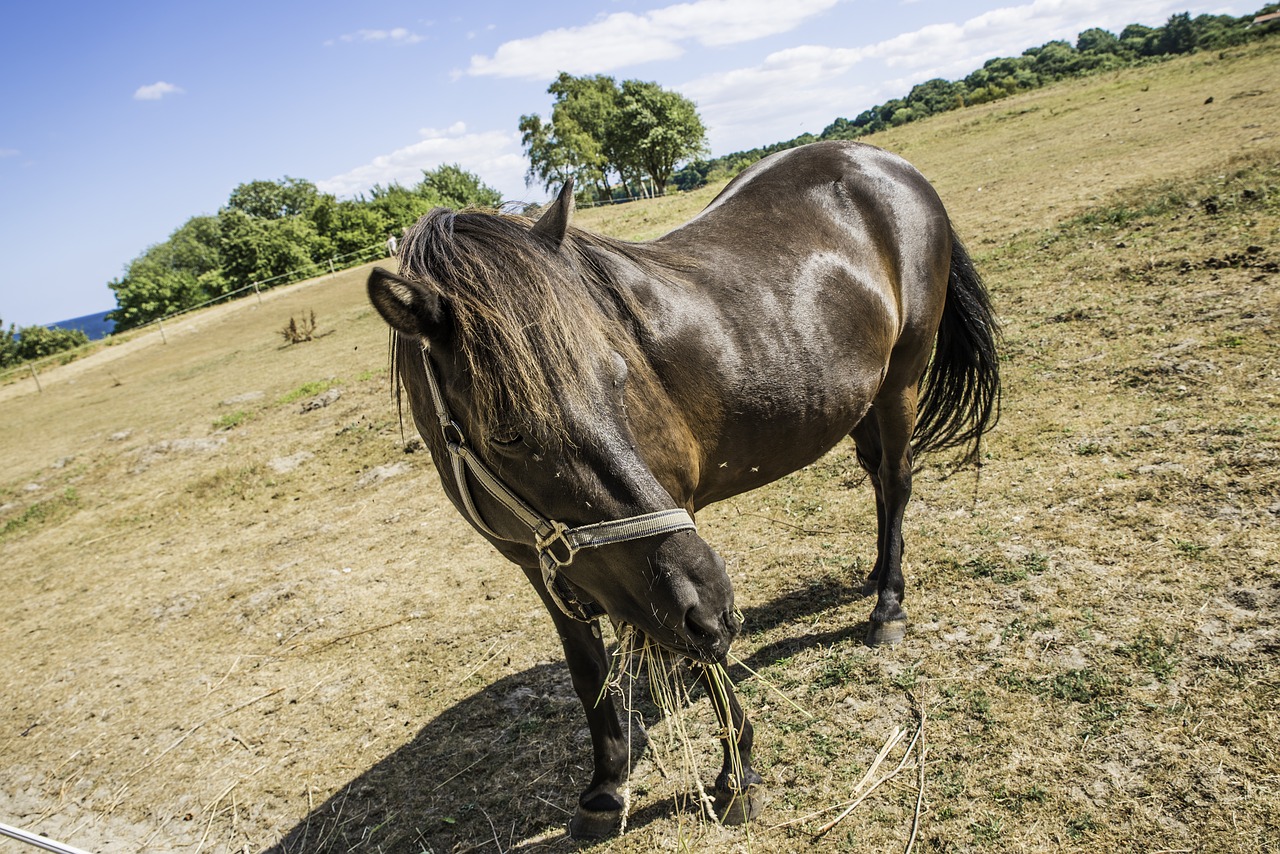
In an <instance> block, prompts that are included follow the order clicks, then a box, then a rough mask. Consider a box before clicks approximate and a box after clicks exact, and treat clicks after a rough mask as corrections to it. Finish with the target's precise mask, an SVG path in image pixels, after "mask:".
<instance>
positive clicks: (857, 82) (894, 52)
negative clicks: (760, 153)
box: [676, 0, 1186, 153]
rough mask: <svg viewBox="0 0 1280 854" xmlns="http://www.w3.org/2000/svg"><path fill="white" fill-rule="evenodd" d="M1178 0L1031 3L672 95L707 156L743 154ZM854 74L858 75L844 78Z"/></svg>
mask: <svg viewBox="0 0 1280 854" xmlns="http://www.w3.org/2000/svg"><path fill="white" fill-rule="evenodd" d="M1185 5H1186V0H1136V2H1128V3H1123V4H1117V3H1114V2H1109V0H1034V2H1031V3H1026V4H1024V5H1021V6H1007V7H1004V8H1000V9H993V10H991V11H989V12H985V13H983V14H981V15H978V16H976V17H973V18H970V19H968V20H966V21H962V22H955V23H938V24H930V25H928V26H925V27H921V28H920V29H918V30H914V31H912V32H908V33H902V34H900V35H897V36H894V37H893V38H890V39H886V40H884V41H880V42H876V43H874V44H869V45H861V46H855V47H831V46H824V45H802V46H797V47H792V48H788V49H786V50H781V51H777V52H775V53H771V54H769V55H768V56H766V57H765V59H764V60H763V61H762V62H761V63H760V64H759V65H756V66H751V67H747V68H739V69H734V70H731V71H725V72H720V73H716V74H709V75H706V76H704V77H699V78H697V79H695V80H692V81H689V82H688V83H685V84H683V85H680V86H677V87H676V88H677V89H678V90H679V91H680V92H682V93H683V94H685V95H687V96H689V97H690V98H692V99H693V100H694V101H695V102H697V104H698V109H699V111H700V112H701V113H702V116H703V119H704V121H705V122H706V123H707V126H708V135H709V136H710V140H711V146H712V149H713V150H714V151H717V152H721V153H724V152H727V151H732V150H735V149H740V148H749V147H751V146H754V145H759V144H761V143H762V142H765V141H773V140H776V139H785V138H790V137H793V136H796V135H797V134H799V133H802V132H803V131H806V130H808V131H812V132H814V133H816V132H818V131H820V130H821V129H822V128H823V127H824V126H825V125H826V124H827V123H828V122H830V121H831V120H832V119H834V118H836V116H839V115H844V116H847V117H851V116H853V115H855V114H857V113H859V112H861V111H862V110H864V109H866V108H867V107H870V106H872V105H873V104H876V103H880V102H882V101H884V100H886V99H888V98H893V97H898V96H901V95H905V94H906V93H907V92H908V91H910V89H911V87H912V86H913V85H915V84H916V83H921V82H923V81H925V80H928V79H930V78H934V77H945V78H947V79H953V80H954V79H956V78H958V77H962V76H964V75H966V74H968V73H969V72H970V71H973V70H974V69H976V68H979V67H981V66H982V63H983V62H985V61H986V60H987V59H990V58H992V57H995V56H1011V55H1018V54H1020V53H1021V52H1022V51H1023V50H1025V49H1026V48H1028V47H1031V46H1032V45H1039V44H1043V43H1044V42H1046V41H1049V40H1051V39H1055V38H1061V39H1068V40H1071V41H1074V39H1075V36H1076V34H1077V33H1078V32H1080V31H1081V30H1084V29H1087V28H1089V27H1104V28H1109V29H1113V30H1115V31H1119V29H1121V28H1123V27H1124V26H1125V25H1126V24H1130V23H1133V22H1135V21H1151V22H1155V23H1159V22H1161V21H1163V20H1164V19H1165V18H1167V17H1168V16H1169V15H1170V14H1173V13H1175V12H1179V11H1182V10H1183V9H1184V8H1185ZM855 67H856V68H858V73H857V75H856V76H855V75H852V74H851V73H850V72H852V71H853V70H854V69H855Z"/></svg>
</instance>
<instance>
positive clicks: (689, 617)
mask: <svg viewBox="0 0 1280 854" xmlns="http://www.w3.org/2000/svg"><path fill="white" fill-rule="evenodd" d="M695 610H696V609H694V608H690V609H689V611H688V613H686V614H685V615H684V627H685V630H686V631H688V632H689V636H690V637H693V638H708V637H712V636H713V635H715V634H716V630H715V629H714V628H712V627H711V626H708V625H707V624H706V623H704V622H702V620H701V619H700V618H699V616H698V615H697V614H696V613H694V612H695Z"/></svg>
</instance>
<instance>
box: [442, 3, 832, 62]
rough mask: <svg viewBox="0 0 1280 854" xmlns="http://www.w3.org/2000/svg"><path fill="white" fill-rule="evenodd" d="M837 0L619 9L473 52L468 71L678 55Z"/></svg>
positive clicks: (770, 27)
mask: <svg viewBox="0 0 1280 854" xmlns="http://www.w3.org/2000/svg"><path fill="white" fill-rule="evenodd" d="M837 2H838V0H789V2H786V3H778V2H777V0H694V2H690V3H679V4H676V5H673V6H665V7H663V8H661V9H654V10H652V11H649V12H644V13H642V14H635V13H632V12H615V13H613V14H611V15H602V16H600V17H598V18H597V19H596V20H595V21H593V22H591V23H590V24H587V25H585V26H581V27H565V28H561V29H556V30H548V31H547V32H544V33H540V34H539V35H536V36H531V37H530V38H526V39H516V40H514V41H509V42H504V43H503V44H501V45H499V46H498V49H497V50H496V51H495V52H494V54H493V56H473V57H471V65H470V66H469V67H468V68H467V71H466V73H467V74H469V75H472V76H480V77H485V76H487V77H523V78H530V79H547V78H550V77H554V76H555V75H556V74H557V73H558V72H560V71H567V72H569V73H570V74H599V73H602V72H605V71H611V70H613V69H615V68H624V67H626V66H629V65H638V64H640V63H644V62H655V61H658V60H667V59H675V58H677V57H679V56H681V55H683V54H684V52H685V47H684V43H686V42H697V43H698V44H701V45H703V46H706V47H716V46H721V45H728V44H737V43H740V42H746V41H753V40H755V39H759V38H764V37H765V36H771V35H776V34H778V33H785V32H787V31H789V30H792V29H794V28H795V27H797V26H799V25H800V24H801V23H802V22H803V21H805V20H806V19H808V18H811V17H813V16H814V15H817V14H819V13H821V12H824V11H826V10H827V9H830V8H831V7H832V6H834V5H835V4H836V3H837Z"/></svg>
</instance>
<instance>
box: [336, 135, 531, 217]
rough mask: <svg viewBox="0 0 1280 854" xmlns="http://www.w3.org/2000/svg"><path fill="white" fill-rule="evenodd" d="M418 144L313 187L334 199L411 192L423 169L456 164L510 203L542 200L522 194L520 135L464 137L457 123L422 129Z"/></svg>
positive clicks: (522, 175)
mask: <svg viewBox="0 0 1280 854" xmlns="http://www.w3.org/2000/svg"><path fill="white" fill-rule="evenodd" d="M418 133H419V135H420V136H421V137H422V138H421V139H419V140H418V141H417V142H414V143H411V144H410V145H406V146H404V147H403V148H398V149H396V150H395V151H393V152H391V153H390V154H383V155H379V156H378V157H375V158H373V160H371V161H370V162H368V163H366V164H364V165H363V166H357V167H356V168H354V169H352V170H350V171H348V172H344V173H343V174H341V175H335V176H334V177H332V178H330V179H328V180H327V181H318V182H316V186H317V187H318V188H319V189H320V190H321V191H323V192H326V193H333V194H334V195H338V196H354V195H356V194H358V193H363V192H365V191H367V190H368V189H369V188H370V187H372V186H373V185H374V184H382V185H384V186H385V185H387V184H391V183H399V184H403V185H405V186H412V185H414V184H416V183H418V182H419V181H420V180H422V171H423V170H424V169H436V168H439V167H440V166H444V165H448V164H453V163H456V164H458V165H459V166H461V167H462V168H463V169H466V170H467V171H468V172H474V173H475V174H476V175H479V176H480V180H482V181H483V182H484V183H485V184H488V185H489V186H491V187H493V188H494V189H495V190H497V191H498V192H500V193H501V194H502V196H503V198H504V199H506V200H509V201H517V200H526V199H528V200H535V197H536V198H537V199H540V198H542V196H543V194H540V193H531V192H530V191H528V190H526V189H525V186H524V173H525V169H526V167H527V164H526V163H525V159H524V154H523V150H522V149H521V147H520V134H518V133H514V132H512V133H508V132H506V131H481V132H475V133H468V132H467V126H466V125H465V124H464V123H462V122H456V123H454V124H453V125H451V126H450V127H448V128H446V129H444V130H437V129H434V128H423V129H422V130H421V131H419V132H418Z"/></svg>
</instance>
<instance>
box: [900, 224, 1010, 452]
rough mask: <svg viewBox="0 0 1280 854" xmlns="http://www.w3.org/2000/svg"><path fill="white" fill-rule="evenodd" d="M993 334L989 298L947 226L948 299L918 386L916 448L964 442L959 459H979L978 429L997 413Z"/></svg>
mask: <svg viewBox="0 0 1280 854" xmlns="http://www.w3.org/2000/svg"><path fill="white" fill-rule="evenodd" d="M998 337H999V327H998V324H997V323H996V318H995V313H994V312H993V311H992V310H991V297H990V296H989V295H988V294H987V289H986V287H985V286H984V285H983V284H982V278H981V277H980V276H979V275H978V271H977V270H976V269H975V268H974V266H973V261H972V259H970V258H969V253H968V252H966V251H965V248H964V245H963V244H962V243H961V242H960V238H959V237H957V236H956V233H955V230H954V229H952V232H951V274H950V277H949V278H948V280H947V302H946V307H945V308H944V309H943V311H942V322H941V323H939V324H938V339H937V343H936V345H935V346H934V351H933V359H932V361H930V363H929V367H928V369H927V370H926V371H925V375H924V380H923V382H922V385H921V393H920V408H919V410H918V413H917V416H916V430H915V435H914V437H913V440H912V447H913V450H914V452H915V453H917V454H920V453H924V452H926V451H931V450H937V449H941V448H952V447H965V446H967V449H966V451H965V455H964V457H963V462H965V463H970V462H977V463H978V464H981V458H980V456H979V454H980V451H981V447H982V434H983V433H985V432H987V431H988V430H990V429H991V428H992V427H994V426H995V424H996V421H997V420H998V419H999V417H1000V355H999V352H998V349H997V346H996V344H997V339H998Z"/></svg>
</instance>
